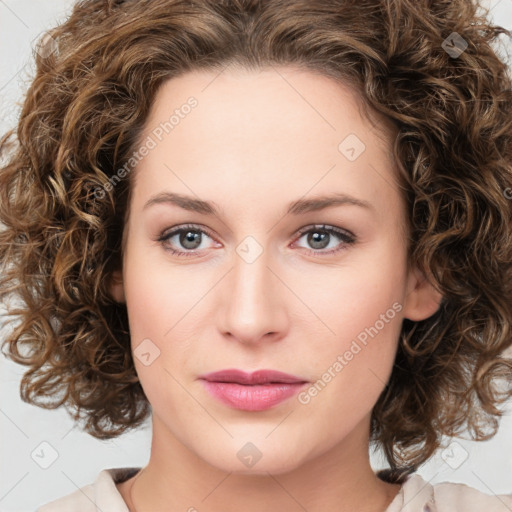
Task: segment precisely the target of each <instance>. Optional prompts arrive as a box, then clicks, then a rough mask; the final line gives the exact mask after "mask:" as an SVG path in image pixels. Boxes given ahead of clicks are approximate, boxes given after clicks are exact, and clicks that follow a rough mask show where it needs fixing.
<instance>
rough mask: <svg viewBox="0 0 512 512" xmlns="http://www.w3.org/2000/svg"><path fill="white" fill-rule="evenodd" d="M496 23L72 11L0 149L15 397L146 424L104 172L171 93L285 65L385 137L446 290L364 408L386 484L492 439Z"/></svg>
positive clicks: (511, 160) (498, 127)
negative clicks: (320, 84)
mask: <svg viewBox="0 0 512 512" xmlns="http://www.w3.org/2000/svg"><path fill="white" fill-rule="evenodd" d="M488 14H489V13H488V11H486V10H485V9H483V7H482V6H479V5H478V4H476V3H475V2H472V1H471V0H393V1H390V0H271V1H269V0H222V1H219V0H150V1H149V0H125V1H123V0H82V1H80V2H78V3H77V4H76V5H75V7H74V9H73V11H72V13H71V15H70V17H69V18H68V19H67V20H66V21H65V22H64V23H63V24H61V25H59V26H57V27H55V28H53V29H52V30H50V31H49V35H50V36H51V37H50V38H48V39H47V42H46V44H47V45H49V44H52V45H53V47H51V48H50V47H46V51H39V53H38V54H37V55H35V58H36V64H37V69H36V74H35V77H34V79H33V82H31V85H30V87H29V89H28V91H27V94H26V99H25V101H24V105H23V110H22V113H21V117H20V119H19V122H18V124H17V127H16V129H15V130H11V131H10V132H9V133H7V134H6V135H5V136H4V137H3V138H2V140H1V141H0V157H2V158H3V159H4V162H3V165H2V167H1V169H0V221H1V222H2V223H3V224H4V227H5V228H4V229H3V230H2V232H1V233H0V264H1V265H2V267H3V274H2V275H1V276H0V290H1V291H0V297H2V298H3V299H4V300H6V299H7V298H11V297H12V298H14V299H15V300H16V301H17V306H16V307H12V305H11V307H10V314H12V315H15V316H16V318H17V319H18V320H19V321H18V322H17V323H16V325H14V322H13V324H12V325H13V328H12V332H11V333H10V334H9V335H8V336H7V337H6V339H4V340H3V342H2V350H3V348H4V346H7V348H8V353H6V354H5V355H6V356H7V357H9V358H11V359H12V360H14V361H16V362H17V363H20V364H23V365H26V366H28V368H29V369H28V370H27V371H26V373H25V375H24V377H23V379H22V381H21V388H20V389H21V396H22V399H23V400H24V401H26V402H29V403H33V404H35V405H39V406H42V407H45V408H55V407H59V406H61V405H64V406H65V407H66V408H67V409H68V411H69V412H71V413H72V414H73V415H74V419H75V420H76V421H79V420H84V421H85V424H84V426H83V428H84V429H85V431H86V432H88V433H89V434H91V435H93V436H95V437H97V438H104V439H107V438H111V437H114V436H118V435H120V434H121V433H123V432H125V431H127V430H129V429H133V428H135V427H137V426H139V425H140V424H141V423H142V422H143V421H144V420H145V419H146V418H147V417H148V415H149V413H150V405H149V403H148V401H147V398H146V397H145V395H144V392H143V390H142V388H141V385H140V383H139V382H138V378H137V374H136V372H135V368H134V363H133V359H132V354H131V350H130V333H129V329H128V321H127V311H126V305H125V304H120V303H117V302H115V301H114V300H113V298H112V297H111V296H110V294H109V284H110V282H111V278H112V273H113V271H114V270H116V269H119V268H120V265H121V255H122V249H123V237H122V233H123V227H124V225H125V221H126V218H127V215H128V206H129V204H130V183H131V182H132V180H133V176H132V174H130V175H129V176H128V177H126V178H125V179H121V180H119V182H118V183H117V185H116V186H115V187H113V186H110V187H109V186H108V183H109V179H110V180H112V177H113V176H114V174H115V173H116V170H119V169H122V168H126V167H125V166H126V165H127V162H128V161H129V158H130V157H131V156H132V154H133V151H134V148H136V147H137V144H138V143H139V140H138V137H139V136H140V134H141V132H142V129H143V128H144V125H145V121H146V119H147V116H148V113H149V109H150V107H151V105H152V102H153V100H154V97H155V94H156V92H157V90H158V88H159V87H160V86H161V85H162V84H163V82H164V81H166V80H168V79H170V78H172V77H176V76H178V75H180V74H183V73H185V72H187V71H192V70H198V69H201V70H219V71H220V70H222V69H223V68H224V67H225V66H227V65H230V64H236V65H241V66H243V67H245V68H248V69H258V68H261V67H263V66H279V65H290V64H291V65H296V66H300V67H301V68H304V69H306V70H310V71H314V72H319V73H321V74H322V75H324V76H328V77H332V78H334V79H335V80H339V81H341V82H342V83H344V84H349V85H351V86H353V87H354V88H355V89H357V91H358V92H359V95H360V96H361V98H362V99H363V100H364V105H365V107H366V109H367V112H378V113H380V114H381V115H383V117H384V118H385V119H387V120H389V121H390V122H391V123H392V125H393V126H394V127H396V130H397V135H396V138H395V139H394V145H393V157H394V159H395V161H396V166H397V169H398V174H399V179H400V182H401V186H402V187H403V190H404V192H403V193H404V195H405V197H406V199H407V204H408V217H409V218H408V219H407V220H408V228H409V240H410V247H409V261H410V264H414V265H417V266H418V268H419V269H420V270H422V271H423V272H424V273H425V275H429V276H432V280H433V284H434V285H435V286H436V287H437V288H438V289H439V290H440V291H441V292H442V295H443V300H442V303H441V305H440V308H439V310H438V311H437V312H436V313H435V314H434V315H433V316H432V317H430V318H428V319H427V320H424V321H421V322H412V321H410V320H404V322H403V325H402V332H401V343H400V344H399V348H398V352H397V355H396V362H395V365H394V369H393V372H392V375H391V378H390V381H389V382H388V384H387V385H386V387H385V389H384V391H383V392H382V394H381V396H380V397H379V400H378V402H377V403H376V405H375V407H374V409H373V413H372V421H371V440H372V441H374V442H375V443H376V445H377V446H381V447H382V448H383V450H384V453H385V456H386V458H387V460H388V462H389V464H390V466H391V469H392V470H394V472H393V471H392V472H391V473H389V474H388V476H389V477H390V479H391V480H392V479H393V478H395V477H393V476H392V475H393V474H395V475H400V474H401V475H403V474H404V472H405V473H407V472H410V471H412V470H414V469H416V468H417V467H418V466H419V465H420V464H421V463H423V462H424V461H426V460H427V459H428V458H429V457H430V456H431V455H432V454H433V453H434V451H435V450H436V449H437V448H438V447H439V446H440V445H441V444H442V437H443V436H445V435H447V436H453V435H459V434H461V433H462V432H463V430H464V429H468V431H469V432H470V433H471V435H472V437H473V438H475V439H488V438H489V437H492V436H493V435H494V434H495V432H496V429H497V426H498V423H499V422H498V419H497V418H499V417H500V416H501V414H502V411H501V409H500V408H499V406H500V405H501V404H503V403H504V402H505V400H507V399H508V398H509V397H510V396H511V395H512V360H511V359H509V358H507V357H505V354H504V351H505V350H506V349H507V348H510V347H511V346H512V201H510V197H511V196H512V188H511V187H512V84H511V78H510V76H509V75H508V74H507V64H506V63H505V62H503V61H502V60H501V59H500V57H499V56H498V54H497V51H496V49H494V48H493V47H492V45H493V43H495V42H497V41H499V36H500V34H506V33H508V32H507V31H506V30H505V29H504V28H503V27H499V26H495V25H492V24H491V23H490V21H489V19H488ZM454 33H456V34H455V35H454ZM447 41H448V43H447ZM454 41H455V42H454ZM465 44H467V48H465V49H464V46H465ZM447 45H448V46H449V48H448V47H447ZM44 49H45V48H43V50H44ZM450 50H451V51H450ZM462 50H463V51H462ZM454 51H456V52H457V51H458V54H454V53H453V52H454ZM106 185H107V186H106ZM99 189H101V190H103V191H104V193H103V192H102V193H101V194H98V193H97V191H98V190H99ZM24 349H27V350H24ZM503 384H505V385H504V386H503ZM390 475H391V476H390ZM395 480H396V481H398V480H399V478H398V477H396V478H395Z"/></svg>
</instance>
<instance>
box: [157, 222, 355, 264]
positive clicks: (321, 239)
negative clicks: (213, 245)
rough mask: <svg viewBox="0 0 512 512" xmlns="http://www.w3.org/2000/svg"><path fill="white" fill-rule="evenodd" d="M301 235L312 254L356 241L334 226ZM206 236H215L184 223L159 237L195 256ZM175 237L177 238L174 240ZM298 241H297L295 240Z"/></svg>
mask: <svg viewBox="0 0 512 512" xmlns="http://www.w3.org/2000/svg"><path fill="white" fill-rule="evenodd" d="M299 235H300V237H299V238H298V240H300V239H301V238H303V237H304V236H305V235H307V238H306V240H307V243H308V244H310V245H311V247H312V248H313V249H312V250H311V249H308V250H307V251H308V252H309V253H312V254H315V255H316V254H321V255H330V254H334V253H337V252H339V251H342V250H343V249H346V248H347V246H348V245H352V244H354V243H355V241H356V237H355V236H354V235H353V234H352V233H350V232H349V231H345V230H342V229H339V228H336V227H334V226H326V225H319V226H307V227H305V228H302V229H301V230H300V231H299ZM205 237H206V238H211V239H213V237H212V236H211V235H209V234H208V231H207V230H205V229H204V228H202V227H199V226H198V225H195V224H190V225H184V226H181V227H179V228H176V229H173V230H171V231H167V232H165V231H164V232H163V233H162V234H161V235H160V236H159V237H158V239H157V241H158V242H160V243H161V244H162V245H163V246H164V248H165V250H166V251H169V252H170V253H171V254H174V255H176V256H185V257H188V256H195V255H196V254H197V252H198V251H200V250H203V249H205V247H201V245H202V242H203V241H204V239H205ZM333 238H334V239H336V238H337V239H338V240H339V241H341V243H340V242H338V244H335V248H334V249H331V250H328V251H325V250H324V249H326V248H327V247H329V245H330V242H331V241H332V240H333ZM173 239H175V240H174V241H173ZM295 243H296V242H295ZM176 246H178V247H181V248H183V249H184V250H179V249H175V248H174V247H176Z"/></svg>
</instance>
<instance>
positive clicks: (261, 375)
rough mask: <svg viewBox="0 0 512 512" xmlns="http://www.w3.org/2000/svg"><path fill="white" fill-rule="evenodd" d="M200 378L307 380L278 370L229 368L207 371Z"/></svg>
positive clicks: (254, 381) (267, 381)
mask: <svg viewBox="0 0 512 512" xmlns="http://www.w3.org/2000/svg"><path fill="white" fill-rule="evenodd" d="M200 378H201V379H204V380H207V381H210V382H235V383H238V384H247V385H251V384H270V383H285V384H297V383H303V382H307V381H306V380H304V379H302V378H300V377H296V376H295V375H290V374H288V373H283V372H279V371H276V370H257V371H255V372H252V373H247V372H244V371H243V370H236V369H228V370H220V371H218V372H212V373H207V374H206V375H201V377H200Z"/></svg>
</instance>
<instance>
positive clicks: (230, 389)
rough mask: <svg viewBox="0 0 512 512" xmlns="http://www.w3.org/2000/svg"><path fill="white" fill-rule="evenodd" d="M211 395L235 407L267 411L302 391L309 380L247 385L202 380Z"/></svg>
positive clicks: (244, 409) (245, 409)
mask: <svg viewBox="0 0 512 512" xmlns="http://www.w3.org/2000/svg"><path fill="white" fill-rule="evenodd" d="M202 382H203V384H204V386H205V388H206V390H207V391H208V393H210V395H212V396H213V397H215V398H217V399H218V400H220V401H221V402H223V403H224V404H226V405H229V406H230V407H233V408H235V409H240V410H242V411H265V410H266V409H270V408H271V407H274V406H275V405H277V404H279V403H281V402H283V401H284V400H286V399H288V398H290V397H291V396H293V395H295V394H296V393H298V392H299V391H300V389H301V388H302V387H304V386H305V385H306V384H307V382H298V383H294V384H286V383H279V384H258V385H254V386H247V385H243V384H237V383H234V382H210V381H207V380H203V381H202Z"/></svg>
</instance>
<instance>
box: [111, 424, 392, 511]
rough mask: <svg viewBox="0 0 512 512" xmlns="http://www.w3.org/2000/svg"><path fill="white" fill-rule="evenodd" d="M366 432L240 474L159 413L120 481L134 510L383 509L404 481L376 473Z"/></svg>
mask: <svg viewBox="0 0 512 512" xmlns="http://www.w3.org/2000/svg"><path fill="white" fill-rule="evenodd" d="M362 434H366V437H365V436H364V435H362ZM367 434H368V433H367V431H366V429H364V428H362V429H356V431H354V432H353V433H351V435H350V436H349V437H348V438H345V439H344V440H343V442H342V443H340V444H339V445H337V446H335V447H334V448H331V449H330V450H328V451H326V452H325V453H322V454H321V455H318V456H316V457H313V458H311V459H309V460H307V461H305V462H303V463H302V464H300V465H299V466H298V467H295V468H294V469H292V470H291V471H286V472H280V473H271V472H269V471H264V470H261V471H260V472H259V473H257V474H255V473H250V474H247V473H246V474H242V473H236V472H230V471H223V470H221V469H219V468H217V467H214V466H212V465H210V464H208V463H207V462H206V461H204V460H203V459H201V458H199V457H198V456H197V455H196V454H195V453H193V452H192V451H190V450H189V449H188V448H187V447H186V446H185V445H184V444H182V443H181V442H180V441H179V440H177V439H176V438H175V437H174V436H172V435H170V433H169V432H168V431H167V430H166V429H165V426H164V425H163V424H162V423H161V422H160V421H159V420H158V418H156V417H153V442H152V446H151V456H150V460H149V462H148V464H147V465H146V467H144V468H143V469H142V470H141V471H140V472H139V473H138V474H137V475H136V476H135V477H133V478H132V479H130V480H128V481H127V482H124V483H123V484H118V489H119V491H120V493H121V495H122V497H123V498H124V499H125V501H126V503H127V505H128V507H129V509H130V512H145V511H146V510H166V511H174V510H191V511H193V510H198V511H201V512H206V511H208V512H221V511H222V512H235V511H237V512H238V511H240V510H244V512H260V511H261V510H266V511H268V512H274V511H275V512H277V511H281V510H307V511H308V512H320V511H322V512H329V511H333V512H334V511H336V512H349V511H353V510H358V511H360V512H384V511H385V510H386V508H387V507H388V505H389V504H390V503H391V501H392V500H393V498H394V497H395V496H396V494H397V493H398V491H399V488H400V486H399V485H395V484H388V483H385V482H383V481H382V480H380V479H379V478H378V477H377V476H376V475H375V473H374V471H373V470H372V468H371V466H370V461H369V456H368V435H367ZM365 439H366V442H365ZM255 467H256V466H255Z"/></svg>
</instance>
